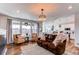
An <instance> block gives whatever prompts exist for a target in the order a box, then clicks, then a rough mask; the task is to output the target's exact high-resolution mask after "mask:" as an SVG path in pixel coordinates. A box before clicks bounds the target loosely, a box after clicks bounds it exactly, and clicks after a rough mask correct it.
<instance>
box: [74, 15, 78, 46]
mask: <svg viewBox="0 0 79 59" xmlns="http://www.w3.org/2000/svg"><path fill="white" fill-rule="evenodd" d="M75 37H76V40H75V45H76V46H78V47H79V14H76V15H75Z"/></svg>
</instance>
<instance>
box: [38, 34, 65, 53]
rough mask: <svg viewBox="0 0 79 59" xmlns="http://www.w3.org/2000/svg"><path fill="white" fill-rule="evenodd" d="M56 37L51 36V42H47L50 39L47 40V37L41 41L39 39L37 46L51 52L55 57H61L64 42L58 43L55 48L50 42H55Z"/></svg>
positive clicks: (63, 50)
mask: <svg viewBox="0 0 79 59" xmlns="http://www.w3.org/2000/svg"><path fill="white" fill-rule="evenodd" d="M56 36H57V35H52V38H51V39H52V40H51V41H49V40H50V38H48V36H47V37H46V39H45V40H41V38H38V41H37V44H38V45H39V46H41V47H43V48H45V49H47V50H49V51H51V52H52V53H54V54H55V55H61V54H63V53H64V52H65V46H66V40H64V41H63V42H60V43H58V45H57V46H55V45H54V44H53V43H52V42H53V41H54V40H55V38H56Z"/></svg>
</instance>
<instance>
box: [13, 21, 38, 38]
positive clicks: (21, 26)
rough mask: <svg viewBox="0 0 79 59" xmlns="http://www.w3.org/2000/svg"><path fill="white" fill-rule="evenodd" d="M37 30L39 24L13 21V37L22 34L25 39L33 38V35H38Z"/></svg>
mask: <svg viewBox="0 0 79 59" xmlns="http://www.w3.org/2000/svg"><path fill="white" fill-rule="evenodd" d="M37 30H38V27H37V23H31V22H25V21H17V20H12V37H13V35H14V34H22V35H23V36H25V37H26V35H28V36H29V38H31V37H32V33H38V31H37Z"/></svg>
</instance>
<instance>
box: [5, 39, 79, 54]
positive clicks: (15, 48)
mask: <svg viewBox="0 0 79 59" xmlns="http://www.w3.org/2000/svg"><path fill="white" fill-rule="evenodd" d="M28 44H34V43H31V42H30V43H23V44H19V45H15V44H13V45H7V46H6V48H7V53H6V55H20V54H21V52H22V50H21V47H23V46H27V45H28ZM65 54H66V55H78V54H79V48H78V47H76V46H75V44H74V40H70V41H69V42H67V44H66V51H65Z"/></svg>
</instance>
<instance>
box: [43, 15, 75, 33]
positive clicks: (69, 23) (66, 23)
mask: <svg viewBox="0 0 79 59" xmlns="http://www.w3.org/2000/svg"><path fill="white" fill-rule="evenodd" d="M74 18H75V16H74V15H70V16H64V17H60V18H57V19H55V20H54V19H51V20H46V21H45V22H43V32H47V33H51V32H52V31H51V28H52V25H54V26H55V28H54V29H55V30H57V31H60V30H64V28H68V27H69V28H71V30H74V22H75V19H74ZM59 24H61V28H59Z"/></svg>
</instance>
